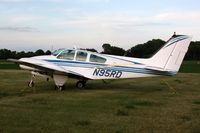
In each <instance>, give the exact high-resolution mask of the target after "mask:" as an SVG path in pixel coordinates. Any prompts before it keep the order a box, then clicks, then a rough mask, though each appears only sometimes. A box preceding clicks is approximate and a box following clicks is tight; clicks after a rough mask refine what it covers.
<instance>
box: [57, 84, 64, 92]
mask: <svg viewBox="0 0 200 133" xmlns="http://www.w3.org/2000/svg"><path fill="white" fill-rule="evenodd" d="M64 89H65V85H63V86H57V85H55V90H59V91H62V90H64Z"/></svg>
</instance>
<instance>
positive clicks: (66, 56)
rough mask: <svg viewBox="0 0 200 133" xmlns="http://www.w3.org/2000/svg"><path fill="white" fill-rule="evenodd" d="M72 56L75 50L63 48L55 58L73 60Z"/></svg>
mask: <svg viewBox="0 0 200 133" xmlns="http://www.w3.org/2000/svg"><path fill="white" fill-rule="evenodd" d="M74 56H75V50H64V51H62V52H61V53H60V54H59V55H58V56H57V58H58V59H66V60H74Z"/></svg>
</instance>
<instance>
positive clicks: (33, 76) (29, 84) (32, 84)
mask: <svg viewBox="0 0 200 133" xmlns="http://www.w3.org/2000/svg"><path fill="white" fill-rule="evenodd" d="M34 78H35V75H32V77H31V81H30V82H28V87H34V82H33V79H34Z"/></svg>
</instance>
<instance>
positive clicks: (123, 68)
mask: <svg viewBox="0 0 200 133" xmlns="http://www.w3.org/2000/svg"><path fill="white" fill-rule="evenodd" d="M45 61H48V62H51V63H54V64H56V65H60V66H69V67H83V68H94V67H102V68H101V69H105V70H112V71H122V72H131V73H142V74H153V75H166V76H172V75H175V74H176V72H166V71H157V70H152V69H146V68H136V67H127V66H113V67H110V66H109V65H107V64H98V63H90V62H77V61H64V60H45ZM106 66H108V67H106Z"/></svg>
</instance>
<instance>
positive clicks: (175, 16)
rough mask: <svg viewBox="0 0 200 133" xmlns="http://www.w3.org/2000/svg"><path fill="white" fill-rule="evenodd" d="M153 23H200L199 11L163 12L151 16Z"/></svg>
mask: <svg viewBox="0 0 200 133" xmlns="http://www.w3.org/2000/svg"><path fill="white" fill-rule="evenodd" d="M153 19H154V20H155V21H188V22H191V21H197V22H199V21H200V12H199V11H196V12H195V11H188V12H164V13H160V14H157V15H155V16H153Z"/></svg>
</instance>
